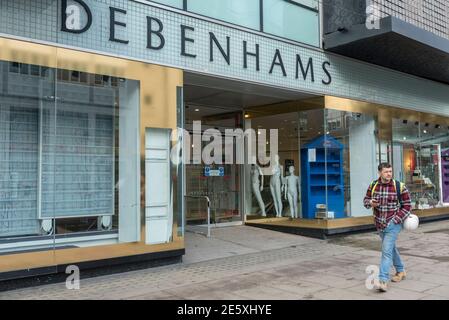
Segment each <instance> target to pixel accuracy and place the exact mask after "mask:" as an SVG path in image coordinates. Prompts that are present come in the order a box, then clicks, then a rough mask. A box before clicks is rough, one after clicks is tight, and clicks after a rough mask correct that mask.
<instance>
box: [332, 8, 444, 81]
mask: <svg viewBox="0 0 449 320" xmlns="http://www.w3.org/2000/svg"><path fill="white" fill-rule="evenodd" d="M323 29H324V30H323V47H324V49H326V50H329V51H332V52H336V53H339V54H342V55H346V56H350V57H353V58H356V59H360V60H364V61H367V62H370V63H374V64H378V65H381V66H385V67H388V68H392V69H395V70H399V71H402V72H406V73H409V74H414V75H417V76H420V77H424V78H428V79H432V80H436V81H441V82H444V83H449V1H447V0H353V1H347V0H323Z"/></svg>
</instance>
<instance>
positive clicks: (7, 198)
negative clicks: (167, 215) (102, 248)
mask: <svg viewBox="0 0 449 320" xmlns="http://www.w3.org/2000/svg"><path fill="white" fill-rule="evenodd" d="M2 65H3V66H5V65H6V66H7V68H0V70H4V71H6V72H8V71H9V72H10V73H9V74H7V76H8V77H9V79H8V83H9V85H8V87H7V88H6V91H2V93H1V94H0V123H1V129H0V149H1V150H2V152H1V153H0V252H15V251H17V250H19V248H20V250H24V249H30V250H32V249H36V246H39V247H40V248H41V249H42V248H46V249H51V248H52V247H53V245H55V246H63V245H64V246H65V245H74V246H77V245H78V241H81V240H80V239H85V238H82V237H90V236H91V235H90V234H91V233H92V232H94V233H95V234H98V233H100V234H107V236H103V238H102V239H103V240H102V244H104V243H107V242H108V241H109V242H110V243H117V242H132V241H138V239H139V237H140V231H139V228H140V220H139V219H137V218H135V217H140V212H139V206H138V205H137V204H138V201H139V200H138V199H139V196H140V190H139V188H140V184H139V180H140V177H139V175H138V172H139V170H138V169H139V168H138V163H139V162H138V160H137V159H139V157H140V152H139V145H138V143H136V141H139V122H138V121H139V120H138V119H139V82H138V81H134V80H127V79H122V80H121V81H118V80H117V79H116V78H112V77H108V76H104V75H91V74H87V73H83V72H78V71H72V70H61V69H59V70H55V69H51V68H41V67H40V66H36V65H24V64H19V63H3V62H2ZM25 71H26V72H25ZM30 75H32V76H33V77H30ZM39 75H43V76H42V77H41V76H39ZM55 75H57V77H55ZM90 77H91V78H93V79H99V80H101V83H102V84H104V83H107V84H108V85H107V86H105V87H96V86H93V85H91V84H88V83H87V82H88V79H89V78H90ZM129 221H134V222H136V223H138V225H136V224H134V225H131V224H130V223H129ZM68 234H71V237H70V239H71V241H70V243H69V242H67V240H62V239H63V237H62V236H63V235H68ZM61 237H62V238H61ZM80 237H81V238H80ZM92 237H93V238H92V239H90V241H92V242H91V243H90V245H94V244H95V241H96V238H95V237H96V236H93V235H92ZM36 241H38V243H35V242H36ZM83 241H84V240H83ZM5 243H7V245H6V244H5ZM16 245H17V246H16Z"/></svg>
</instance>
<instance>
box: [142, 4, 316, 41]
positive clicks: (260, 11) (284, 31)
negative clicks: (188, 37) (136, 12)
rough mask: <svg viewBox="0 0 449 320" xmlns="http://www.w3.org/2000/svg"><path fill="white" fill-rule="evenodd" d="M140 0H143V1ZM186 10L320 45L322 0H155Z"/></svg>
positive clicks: (266, 32)
mask: <svg viewBox="0 0 449 320" xmlns="http://www.w3.org/2000/svg"><path fill="white" fill-rule="evenodd" d="M139 1H140V0H139ZM141 2H147V3H153V4H157V3H158V4H163V5H167V6H170V7H174V8H177V9H180V10H183V11H184V12H185V13H189V14H193V15H199V16H203V17H208V18H213V19H216V20H220V21H223V22H226V23H231V24H233V25H235V26H240V27H244V28H248V29H251V30H256V31H260V32H264V33H265V34H270V35H274V36H277V37H282V38H285V39H288V40H293V41H298V42H301V43H304V44H307V45H311V46H316V47H319V46H320V44H321V41H320V39H321V36H320V35H321V28H320V1H319V0H226V1H223V0H207V1H205V0H154V1H146V0H143V1H141Z"/></svg>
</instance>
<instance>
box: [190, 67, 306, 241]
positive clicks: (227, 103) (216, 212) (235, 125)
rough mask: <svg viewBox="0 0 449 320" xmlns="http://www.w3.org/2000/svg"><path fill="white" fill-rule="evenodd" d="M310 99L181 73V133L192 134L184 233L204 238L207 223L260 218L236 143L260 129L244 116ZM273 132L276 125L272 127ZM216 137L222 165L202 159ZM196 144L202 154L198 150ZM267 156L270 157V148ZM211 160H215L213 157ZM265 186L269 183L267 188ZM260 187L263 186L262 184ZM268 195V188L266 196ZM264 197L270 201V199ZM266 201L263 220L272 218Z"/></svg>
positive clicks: (248, 169) (248, 167)
mask: <svg viewBox="0 0 449 320" xmlns="http://www.w3.org/2000/svg"><path fill="white" fill-rule="evenodd" d="M311 97H312V96H310V95H306V94H303V93H299V92H292V91H286V90H282V89H279V88H270V87H263V86H259V85H253V84H248V83H242V82H236V81H231V80H226V79H219V78H212V77H207V76H203V75H197V74H191V73H185V76H184V129H185V130H186V131H188V132H189V134H190V141H189V143H188V144H189V148H190V159H189V160H190V162H185V166H184V170H185V173H184V174H185V193H184V194H185V215H184V216H185V226H186V230H187V231H199V232H201V233H206V232H207V230H208V229H207V222H208V220H209V221H210V225H211V227H212V228H213V227H223V226H230V225H231V226H232V225H241V224H242V223H243V222H244V221H245V220H246V218H247V216H254V215H260V212H256V211H258V210H259V209H260V208H259V207H258V205H257V198H256V196H255V195H254V194H253V192H252V191H251V190H252V185H251V181H252V180H251V176H250V174H249V173H250V172H251V168H252V167H251V165H250V164H248V163H247V159H246V155H247V152H248V150H247V144H246V143H244V144H243V150H242V149H241V148H242V145H239V144H238V143H236V141H237V140H238V139H241V140H245V139H244V138H243V132H245V130H247V129H254V132H255V133H256V135H257V133H258V132H257V129H258V128H259V127H260V126H259V127H257V126H254V124H253V125H252V124H251V121H250V119H249V115H248V112H250V113H251V115H252V116H254V115H255V113H260V114H264V113H266V112H267V111H266V110H265V109H264V108H263V107H264V106H265V107H266V106H270V105H277V104H279V103H285V102H287V101H299V100H303V99H309V98H311ZM259 108H260V110H259ZM272 109H273V108H269V111H268V113H269V114H272ZM284 112H285V111H284ZM274 127H276V124H273V128H274ZM269 128H271V127H269ZM238 130H241V131H240V132H238ZM230 131H232V132H231V134H229V132H230ZM195 134H196V135H197V137H198V135H200V139H199V140H198V138H197V139H196V140H195V139H194V138H193V136H194V135H195ZM239 134H240V136H239ZM216 135H218V139H219V140H220V142H221V143H222V144H221V151H222V152H221V155H219V156H217V157H214V159H218V158H220V159H221V160H222V163H215V162H208V161H206V160H205V159H204V155H211V153H210V149H207V148H208V146H209V147H210V145H211V142H215V136H216ZM230 135H231V136H230ZM212 136H214V137H212ZM258 139H259V138H258ZM199 144H200V145H201V148H198V145H199ZM229 152H230V153H231V154H232V160H233V161H232V163H228V162H229ZM267 152H268V153H269V152H270V151H269V147H268V148H267ZM242 153H243V157H244V158H245V159H242V158H239V161H237V157H238V156H239V155H240V156H241V155H242ZM212 156H215V154H214V152H212ZM195 159H196V161H195ZM198 159H200V161H198ZM268 182H269V179H268V177H267V178H266V181H265V184H266V183H268ZM260 183H263V182H262V180H261V181H260ZM267 190H269V187H268V186H266V188H265V189H264V192H265V193H266V192H267ZM264 195H265V196H267V197H268V198H269V199H271V196H270V194H269V193H268V194H263V195H262V196H264ZM269 199H267V201H265V203H266V211H267V216H268V215H271V214H273V212H274V209H273V208H274V205H273V202H270V200H269ZM208 205H209V217H208Z"/></svg>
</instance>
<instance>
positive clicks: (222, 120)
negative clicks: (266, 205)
mask: <svg viewBox="0 0 449 320" xmlns="http://www.w3.org/2000/svg"><path fill="white" fill-rule="evenodd" d="M201 109H202V110H200V109H199V108H196V109H195V110H200V111H193V112H192V113H189V112H188V111H187V112H186V113H187V115H186V129H187V130H188V131H189V133H190V136H191V139H190V140H191V143H190V148H191V150H190V154H191V155H192V159H191V160H190V162H186V196H187V197H186V224H187V226H189V225H190V226H191V225H202V224H207V206H208V202H209V205H210V219H211V220H210V221H211V223H212V224H220V223H229V222H236V221H241V220H242V214H241V190H242V188H241V177H242V174H241V172H242V164H239V163H237V157H238V154H237V152H238V151H241V150H238V149H239V148H238V144H237V143H236V141H238V140H239V139H241V138H242V136H240V133H239V132H238V131H234V130H236V129H241V126H242V120H241V119H242V114H241V113H230V114H229V113H227V114H213V115H211V114H210V112H211V110H207V111H206V110H205V108H204V107H202V108H201ZM208 109H209V108H208ZM201 111H203V115H201ZM215 112H217V111H216V110H215ZM197 113H198V114H197ZM205 113H208V114H207V115H205ZM193 121H199V122H195V133H196V132H198V134H199V133H200V132H201V137H200V139H201V146H200V148H199V147H198V146H195V142H194V141H198V138H195V137H194V134H193V132H194V130H193V128H194V127H193V124H194V123H193ZM199 125H201V130H199V131H196V130H197V128H199ZM227 129H228V130H231V129H232V131H233V132H232V133H231V134H230V133H229V132H226V131H227ZM199 153H200V155H201V157H199ZM220 153H221V154H220ZM195 155H197V157H196V156H195ZM199 158H201V160H200V161H196V162H194V160H195V159H198V160H199Z"/></svg>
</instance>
